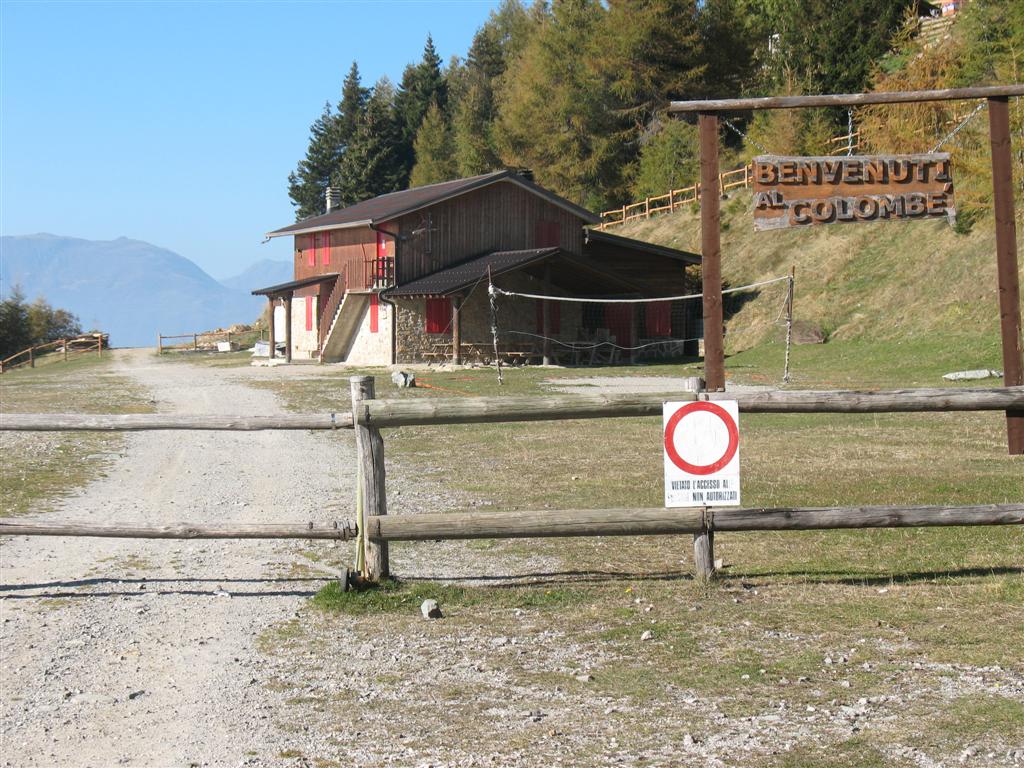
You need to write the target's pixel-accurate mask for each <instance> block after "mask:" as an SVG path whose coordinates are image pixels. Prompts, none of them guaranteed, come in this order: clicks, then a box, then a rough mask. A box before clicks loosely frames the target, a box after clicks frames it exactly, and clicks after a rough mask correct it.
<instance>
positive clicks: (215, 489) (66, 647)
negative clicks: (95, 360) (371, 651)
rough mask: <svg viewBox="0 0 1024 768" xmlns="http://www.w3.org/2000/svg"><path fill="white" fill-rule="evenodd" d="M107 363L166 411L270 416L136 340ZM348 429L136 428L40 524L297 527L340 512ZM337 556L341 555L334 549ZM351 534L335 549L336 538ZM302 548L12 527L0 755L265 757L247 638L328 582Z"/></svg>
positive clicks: (82, 759)
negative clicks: (81, 535)
mask: <svg viewBox="0 0 1024 768" xmlns="http://www.w3.org/2000/svg"><path fill="white" fill-rule="evenodd" d="M115 366H116V368H117V369H118V372H119V373H122V374H124V375H127V376H130V377H131V378H132V379H133V380H134V381H135V382H137V384H139V385H141V387H142V388H144V389H145V390H147V391H148V392H149V393H150V396H151V397H152V398H153V399H154V400H155V401H156V402H157V408H158V409H159V410H160V411H162V412H170V413H174V412H181V413H194V414H204V413H208V414H212V413H241V414H246V413H262V414H272V413H276V412H279V411H280V408H279V407H278V406H277V404H276V401H275V399H274V396H273V395H272V394H270V393H266V392H262V391H259V390H256V389H253V388H251V387H247V386H244V385H239V384H233V383H230V382H229V381H226V380H225V378H226V377H225V376H224V375H223V373H222V372H218V371H215V370H211V369H205V368H199V367H193V366H187V365H172V364H167V363H160V362H157V361H156V360H154V358H153V357H152V355H151V352H149V351H147V350H131V351H124V352H121V353H119V354H118V358H117V360H116V362H115ZM352 453H353V448H352V437H351V435H350V434H349V433H338V434H331V435H325V434H313V433H297V432H256V433H230V432H146V433H136V434H131V435H129V436H128V442H127V445H126V449H125V451H124V458H123V459H121V460H119V461H117V462H115V463H114V464H113V465H112V466H111V468H110V470H109V472H108V475H107V476H106V477H104V478H102V479H99V480H97V481H96V482H93V483H92V484H90V485H88V486H87V487H86V488H85V489H84V490H83V491H82V492H81V493H80V494H78V495H76V496H74V497H72V498H70V499H68V500H66V501H65V502H64V503H63V504H61V505H58V508H57V509H56V511H54V512H53V513H49V514H47V515H45V516H42V517H41V519H46V518H53V519H57V518H63V519H68V518H73V519H80V520H89V521H107V520H109V521H122V520H123V521H137V522H144V523H160V522H171V521H182V520H189V521H196V522H209V523H213V522H217V523H231V522H245V523H256V522H270V521H285V520H294V521H305V520H308V519H311V518H314V517H315V518H318V519H319V518H324V517H328V518H329V517H331V516H335V515H337V512H335V511H331V510H327V511H325V512H320V511H319V510H320V508H321V507H322V506H323V505H324V503H325V501H326V500H336V501H337V502H339V510H342V509H343V510H345V511H346V512H347V510H348V507H347V504H341V503H340V502H341V501H342V500H346V501H347V500H348V499H350V498H351V495H352V477H353V474H352V469H351V466H350V462H349V459H350V457H351V456H352ZM313 546H315V547H316V548H318V549H321V550H328V552H325V554H331V559H333V561H334V562H339V561H340V560H341V556H342V555H344V556H345V559H346V560H347V559H348V550H347V549H345V550H344V551H341V550H338V551H336V552H334V553H330V552H329V550H330V549H331V548H332V545H331V544H330V543H326V544H320V543H318V544H316V545H313ZM341 546H346V547H347V546H348V545H341ZM310 548H311V545H309V544H304V543H286V544H278V543H275V542H246V541H198V542H189V541H154V542H147V541H138V540H117V539H57V538H54V539H49V538H35V539H29V538H18V539H12V540H8V541H5V542H4V543H3V545H2V549H0V555H2V562H0V565H2V571H0V574H2V589H0V595H2V597H3V600H2V602H0V611H2V622H0V644H2V645H0V647H2V649H3V659H2V678H0V682H2V739H3V756H2V765H4V766H34V765H40V766H52V765H83V766H85V765H95V766H99V765H115V764H120V765H147V766H148V765H156V766H164V765H167V766H171V765H190V764H196V765H207V764H209V765H237V764H238V763H239V761H240V759H241V757H242V754H243V752H244V751H246V750H253V751H257V752H260V753H266V752H268V751H272V750H273V747H274V744H275V735H274V733H273V731H271V730H269V729H267V728H265V727H264V725H265V723H266V722H267V718H268V715H267V713H266V711H264V705H263V704H262V703H261V698H262V689H261V688H260V686H258V685H255V684H253V683H255V682H257V681H258V679H259V677H260V675H259V666H260V660H259V654H258V653H257V651H256V650H255V648H254V642H255V641H256V638H257V635H258V634H259V633H260V632H261V631H263V630H265V629H266V628H267V627H269V626H271V625H273V624H274V623H276V622H279V621H281V620H283V619H286V618H288V617H290V616H293V615H294V614H295V611H296V609H297V608H299V607H300V606H301V605H302V603H303V602H304V598H306V597H307V596H308V595H310V594H312V593H314V592H315V591H316V590H317V589H318V588H319V587H320V586H322V585H323V583H324V577H323V576H322V575H320V574H316V573H312V574H310V573H309V572H308V569H306V570H305V571H304V572H303V573H302V574H301V575H297V576H292V575H289V574H290V573H291V572H292V571H293V570H294V568H293V567H292V563H293V562H294V561H295V560H296V559H302V558H301V557H299V558H297V550H300V549H306V550H309V549H310Z"/></svg>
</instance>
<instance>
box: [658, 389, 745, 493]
mask: <svg viewBox="0 0 1024 768" xmlns="http://www.w3.org/2000/svg"><path fill="white" fill-rule="evenodd" d="M697 411H706V412H707V413H710V414H712V415H714V416H717V417H718V418H719V419H721V420H722V423H723V424H725V428H726V430H728V432H729V444H728V445H727V446H726V448H725V452H724V453H723V454H722V455H721V456H720V457H719V458H718V459H716V460H715V461H713V462H711V463H710V464H691V463H690V462H688V461H687V460H686V459H684V458H683V457H682V456H680V455H679V451H677V450H676V444H675V436H676V427H678V426H679V422H681V421H682V420H683V418H684V417H686V416H689V415H690V414H691V413H696V412H697ZM739 445H740V431H739V428H738V427H737V426H736V422H735V421H734V420H733V418H732V416H731V415H729V412H728V411H727V410H725V409H724V408H723V407H722V406H720V405H717V404H715V403H712V402H709V401H707V400H698V401H697V402H694V403H687V404H686V405H684V406H683V407H682V408H680V409H679V410H678V411H676V412H675V413H673V414H672V417H671V418H670V419H669V420H668V424H666V425H665V453H666V454H667V455H668V458H669V461H671V462H672V463H673V464H675V465H676V466H677V467H679V469H681V470H683V472H688V473H689V474H691V475H711V474H714V473H715V472H718V471H719V470H720V469H722V467H724V466H726V465H727V464H728V463H729V462H730V461H732V458H733V456H735V455H736V450H737V449H738V448H739Z"/></svg>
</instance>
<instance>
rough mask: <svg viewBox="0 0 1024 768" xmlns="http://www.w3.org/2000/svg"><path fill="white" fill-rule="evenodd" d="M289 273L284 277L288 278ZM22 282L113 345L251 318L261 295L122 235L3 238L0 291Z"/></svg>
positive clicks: (0, 240) (145, 341) (0, 243)
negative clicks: (112, 237)
mask: <svg viewBox="0 0 1024 768" xmlns="http://www.w3.org/2000/svg"><path fill="white" fill-rule="evenodd" d="M286 279H287V278H286ZM15 285H20V286H21V288H22V290H23V291H24V292H25V295H26V296H27V297H28V299H29V300H33V299H35V298H36V297H37V296H44V297H45V298H46V300H47V301H49V302H50V304H52V305H54V306H57V307H62V308H64V309H68V310H70V311H71V312H74V313H75V314H76V315H78V317H79V318H80V319H81V321H82V328H83V330H86V329H92V328H98V329H100V330H103V331H106V332H108V333H110V342H111V344H112V345H114V346H116V347H133V346H154V345H155V344H156V334H157V333H158V332H159V333H164V334H175V333H192V332H194V331H201V330H206V329H210V328H216V327H223V326H226V325H230V324H232V323H251V322H253V321H254V320H255V319H256V318H257V317H258V316H259V313H260V311H261V310H262V309H263V305H264V303H265V301H266V300H265V299H262V298H258V297H255V296H251V295H248V294H249V291H250V290H252V289H253V288H260V287H263V285H264V284H256V285H252V286H248V287H247V290H246V291H245V292H242V291H239V290H232V289H231V288H228V287H227V286H225V285H222V284H221V283H219V282H217V281H216V280H214V279H213V278H212V277H210V276H209V275H208V274H207V273H206V272H204V271H203V270H202V269H200V268H199V267H198V266H197V265H196V264H195V263H193V262H192V261H189V260H188V259H186V258H185V257H184V256H179V255H178V254H177V253H174V252H173V251H169V250H167V249H166V248H159V247H157V246H155V245H152V244H150V243H146V242H142V241H141V240H129V239H128V238H126V237H121V238H118V239H117V240H110V241H102V240H80V239H78V238H74V237H59V236H56V235H45V234H41V235H20V236H5V237H2V238H0V293H2V294H3V295H4V296H6V295H8V294H10V292H11V289H12V288H13V287H14V286H15Z"/></svg>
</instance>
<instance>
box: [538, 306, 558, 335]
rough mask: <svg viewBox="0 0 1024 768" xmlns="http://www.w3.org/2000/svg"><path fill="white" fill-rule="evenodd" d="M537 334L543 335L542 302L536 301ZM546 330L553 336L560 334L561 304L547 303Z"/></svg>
mask: <svg viewBox="0 0 1024 768" xmlns="http://www.w3.org/2000/svg"><path fill="white" fill-rule="evenodd" d="M534 304H536V305H537V333H544V302H543V301H540V300H537V301H535V302H534ZM548 323H549V327H548V330H549V331H551V333H553V334H558V333H561V332H562V303H561V302H560V301H549V302H548Z"/></svg>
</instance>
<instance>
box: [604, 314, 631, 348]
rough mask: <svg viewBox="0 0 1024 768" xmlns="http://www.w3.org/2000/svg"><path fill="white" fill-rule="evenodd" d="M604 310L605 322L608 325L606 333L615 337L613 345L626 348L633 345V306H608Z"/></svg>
mask: <svg viewBox="0 0 1024 768" xmlns="http://www.w3.org/2000/svg"><path fill="white" fill-rule="evenodd" d="M607 307H608V308H607V309H606V310H605V322H606V323H607V324H608V331H609V333H611V335H612V336H614V337H615V343H616V344H618V345H619V346H620V347H628V346H630V345H632V343H633V332H632V326H633V322H632V321H633V305H632V304H608V305H607Z"/></svg>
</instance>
